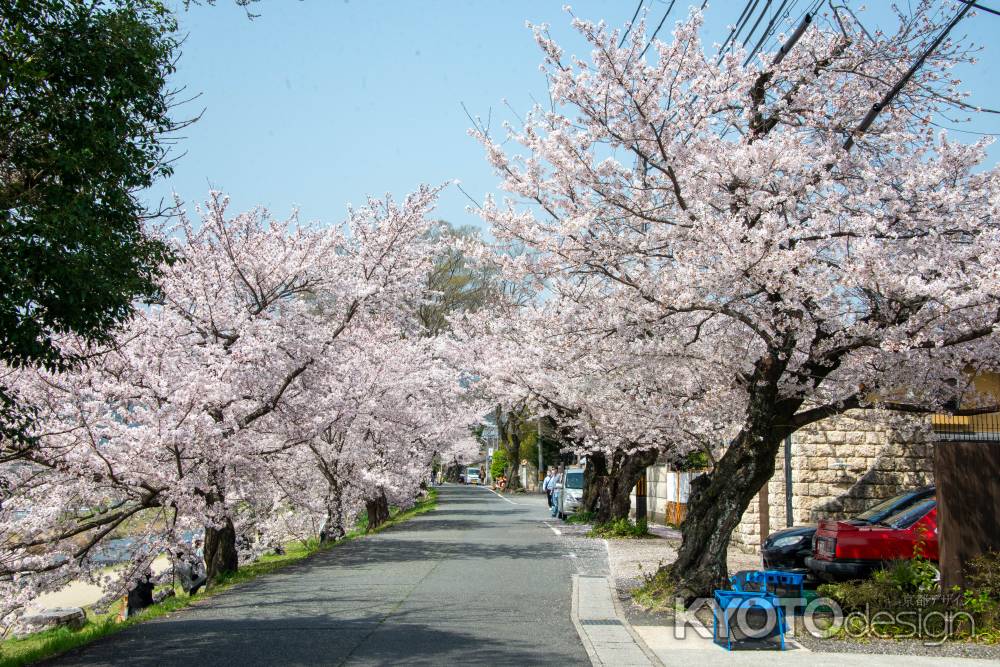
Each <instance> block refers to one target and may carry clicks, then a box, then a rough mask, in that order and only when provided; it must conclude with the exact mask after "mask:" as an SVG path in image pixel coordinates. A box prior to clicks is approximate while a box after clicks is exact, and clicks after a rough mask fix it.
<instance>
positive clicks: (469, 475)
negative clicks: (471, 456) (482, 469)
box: [465, 468, 480, 484]
mask: <svg viewBox="0 0 1000 667" xmlns="http://www.w3.org/2000/svg"><path fill="white" fill-rule="evenodd" d="M465 483H466V484H479V483H480V479H479V468H469V469H468V470H466V471H465Z"/></svg>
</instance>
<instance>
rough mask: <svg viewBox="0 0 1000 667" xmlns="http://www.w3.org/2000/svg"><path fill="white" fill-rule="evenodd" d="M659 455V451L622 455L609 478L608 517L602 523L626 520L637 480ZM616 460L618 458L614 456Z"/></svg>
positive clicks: (652, 450)
mask: <svg viewBox="0 0 1000 667" xmlns="http://www.w3.org/2000/svg"><path fill="white" fill-rule="evenodd" d="M659 455H660V450H659V449H650V450H646V451H642V452H637V453H635V454H627V455H626V454H622V455H621V456H620V461H619V463H618V466H617V468H618V470H617V471H615V474H614V475H613V476H612V477H611V479H610V482H611V485H610V488H609V489H608V491H609V493H608V495H609V497H610V500H611V502H610V507H609V508H608V516H607V518H606V519H604V521H615V520H617V519H627V518H628V516H629V512H630V511H631V509H632V499H631V498H630V495H631V493H632V489H634V488H635V485H636V483H637V482H638V481H639V478H640V477H642V475H643V474H644V473H645V472H646V468H648V467H649V466H651V465H653V464H654V463H656V459H657V458H658V457H659ZM616 458H619V457H618V456H616Z"/></svg>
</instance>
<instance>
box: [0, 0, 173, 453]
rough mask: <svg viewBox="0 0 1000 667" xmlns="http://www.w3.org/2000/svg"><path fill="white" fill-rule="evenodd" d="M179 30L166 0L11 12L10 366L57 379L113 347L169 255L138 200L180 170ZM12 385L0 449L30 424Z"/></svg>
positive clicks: (2, 314) (2, 35) (18, 2)
mask: <svg viewBox="0 0 1000 667" xmlns="http://www.w3.org/2000/svg"><path fill="white" fill-rule="evenodd" d="M175 29H176V23H175V21H174V19H173V17H172V16H171V14H170V13H169V12H168V11H167V10H166V8H165V7H164V6H163V5H162V4H161V3H159V2H156V1H154V0H127V1H123V2H118V3H110V2H105V1H103V0H86V1H85V0H9V1H8V2H4V3H2V4H0V86H2V89H3V91H4V92H3V95H2V96H0V126H2V127H3V128H4V132H3V134H2V135H0V360H2V361H4V362H6V363H7V364H9V365H10V366H12V367H19V366H26V365H28V366H44V367H45V368H47V369H49V370H58V369H61V368H64V367H65V366H66V365H68V364H70V363H72V361H73V358H72V355H69V354H67V353H66V352H65V351H64V350H63V349H61V348H60V345H59V342H58V340H59V337H60V336H62V335H64V334H67V333H75V334H78V335H79V336H81V337H82V338H83V339H85V340H88V341H91V342H103V341H107V340H109V337H110V332H111V331H112V330H113V329H114V328H115V327H116V326H117V325H120V324H121V323H123V322H125V321H126V320H128V319H129V318H130V317H131V315H132V313H133V303H134V300H135V299H136V298H137V297H142V296H146V295H150V294H152V293H154V292H155V279H156V277H157V271H158V269H157V267H158V266H159V265H160V264H161V263H162V262H163V261H164V259H166V258H167V251H166V246H165V245H164V244H163V243H161V242H160V241H158V240H155V239H153V238H150V237H149V236H148V235H147V234H146V233H145V231H144V229H143V220H144V219H146V218H148V217H150V216H151V215H155V212H154V213H151V212H150V211H149V210H147V208H146V207H144V205H143V204H142V203H141V202H140V201H139V199H138V198H137V196H136V193H137V191H139V190H141V189H143V188H147V187H149V186H150V185H151V184H152V183H153V182H154V181H155V180H156V179H157V178H159V177H161V176H164V175H167V174H169V173H170V172H171V167H170V163H169V162H168V161H167V159H166V156H167V151H168V148H169V142H167V141H165V140H164V139H165V137H167V136H169V134H170V133H171V132H172V131H174V130H176V129H178V128H179V127H180V125H181V124H179V123H178V122H177V121H174V120H172V119H171V117H170V109H171V104H172V96H171V94H170V92H169V91H168V89H167V88H166V80H167V76H168V75H169V74H170V73H172V72H173V71H174V61H175V57H176V54H177V49H178V44H179V42H178V40H177V37H176V36H175ZM27 412H28V410H27V409H26V408H25V407H23V406H22V407H19V406H18V404H17V397H16V395H14V394H13V393H12V392H11V390H10V389H9V388H8V387H5V383H4V381H3V379H2V377H0V438H17V437H19V436H20V435H21V434H22V433H23V428H24V425H25V423H26V422H27V419H28V417H29V416H30V415H28V414H27Z"/></svg>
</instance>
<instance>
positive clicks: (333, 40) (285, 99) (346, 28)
mask: <svg viewBox="0 0 1000 667" xmlns="http://www.w3.org/2000/svg"><path fill="white" fill-rule="evenodd" d="M902 1H903V2H904V3H905V2H906V0H902ZM982 1H983V3H984V4H986V5H987V6H992V7H997V8H1000V0H982ZM563 4H564V3H563V2H561V1H559V0H556V1H549V0H532V1H528V0H520V1H517V0H508V1H498V0H497V1H491V0H479V1H471V0H433V1H417V0H406V1H404V0H395V1H390V0H370V1H363V0H350V1H346V0H301V1H297V0H262V1H261V2H259V3H258V4H256V5H255V7H254V12H255V13H257V14H259V16H258V17H257V18H255V19H254V20H252V21H251V20H248V19H247V17H246V14H245V12H244V11H243V10H242V9H240V8H238V7H236V6H235V5H234V3H232V2H231V0H218V4H217V5H216V6H214V7H213V6H207V5H205V6H192V7H191V8H190V10H188V11H186V12H180V21H181V29H182V32H184V33H186V34H187V41H186V42H185V44H184V46H183V54H182V56H181V58H180V62H179V65H178V71H177V73H176V75H175V76H174V77H173V85H174V86H176V87H180V86H183V87H185V89H186V94H188V95H194V94H199V95H200V96H199V97H198V99H196V100H195V101H193V102H191V103H189V104H188V105H187V106H186V107H185V108H184V109H183V110H182V111H187V112H188V113H189V114H195V113H197V112H199V111H201V110H202V109H204V115H203V117H202V118H201V120H199V121H198V122H197V123H195V124H194V125H193V126H192V127H190V128H188V129H187V130H185V132H184V138H183V139H182V141H181V142H180V144H179V146H178V149H177V153H178V154H180V153H185V154H184V155H183V156H182V157H180V158H179V160H178V161H177V162H176V164H175V171H176V173H175V174H174V176H173V177H172V178H171V179H169V180H167V181H163V182H161V183H159V184H158V185H156V186H155V187H154V188H153V189H152V190H150V191H149V192H148V193H147V194H148V198H149V199H150V200H151V201H156V200H159V199H160V198H164V199H167V200H169V199H170V198H171V196H172V195H171V193H172V192H176V193H177V194H178V195H179V196H180V197H181V198H182V200H184V201H185V202H186V204H187V208H188V209H189V210H190V209H191V208H193V205H194V204H195V203H197V202H199V201H201V200H203V199H204V198H205V196H206V194H207V192H208V190H209V188H210V187H211V188H216V189H221V190H223V191H225V192H227V193H229V194H230V195H231V196H232V200H233V206H234V207H236V208H237V209H239V210H243V209H248V208H250V207H252V206H254V205H256V204H263V205H265V206H267V207H268V208H270V209H271V211H272V213H273V214H274V215H276V216H281V217H283V216H285V215H287V214H288V212H289V211H290V210H291V208H292V207H293V206H297V207H298V208H299V209H300V212H301V216H302V217H303V219H306V220H316V221H320V222H323V223H329V222H333V221H336V220H340V219H342V218H343V216H344V212H345V208H346V205H347V203H349V202H353V203H355V204H360V203H363V202H364V199H365V196H366V195H368V194H372V195H375V196H382V195H383V194H384V193H386V192H391V193H393V194H394V195H396V196H399V197H401V196H402V195H404V194H405V193H406V192H409V191H411V190H413V189H415V188H416V186H417V185H418V184H419V183H421V182H427V183H432V184H437V183H443V182H445V181H448V180H451V179H460V180H461V181H462V184H463V187H464V188H465V190H466V191H468V192H469V193H470V194H471V195H472V196H473V197H474V198H476V199H477V200H481V199H482V198H483V196H484V195H485V194H486V193H487V192H493V191H495V186H496V183H497V182H498V179H497V178H496V177H495V176H494V175H493V173H492V170H491V169H490V167H489V166H488V165H487V164H486V162H485V160H484V158H483V154H482V150H481V149H480V147H479V145H478V144H477V143H476V142H475V141H474V140H472V139H471V138H470V137H468V136H467V134H466V130H467V128H468V126H469V121H468V119H467V118H466V116H465V112H464V111H463V110H462V107H461V103H462V102H464V103H465V105H466V106H467V107H468V108H469V110H470V111H471V112H472V113H473V114H478V115H481V116H483V117H484V118H485V117H486V116H487V115H488V114H489V113H490V111H491V110H492V116H493V126H494V128H498V127H499V121H500V120H503V119H511V118H512V113H511V111H510V110H509V109H507V108H506V107H505V105H504V100H505V99H506V100H507V101H508V102H509V104H510V105H511V107H513V108H514V109H515V110H517V111H518V112H519V113H521V112H523V111H524V110H526V109H527V108H529V107H530V106H531V104H532V98H533V97H534V99H538V100H544V99H546V93H545V85H544V84H545V82H544V79H543V77H542V75H541V74H540V72H539V71H538V65H539V63H540V62H541V56H540V53H539V51H538V48H537V47H536V46H535V44H534V42H533V40H532V37H531V32H530V31H529V30H528V29H527V28H525V21H526V20H530V21H531V22H533V23H541V22H547V23H549V24H550V25H551V29H552V32H553V34H554V35H555V36H556V37H557V38H558V39H560V40H561V42H562V43H563V44H564V45H565V46H566V50H567V51H569V52H572V53H576V54H579V55H586V54H587V52H588V50H587V48H586V46H585V45H584V44H582V43H581V41H580V39H579V38H578V37H576V36H575V34H574V33H573V31H572V29H571V28H570V27H569V20H570V18H569V16H568V15H567V14H566V13H565V12H564V11H563V10H562V5H563ZM667 4H668V3H666V2H663V1H662V0H647V1H646V3H645V5H646V6H648V7H650V12H651V17H653V20H654V21H657V22H658V21H659V18H660V17H661V16H662V14H663V11H664V10H665V8H666V5H667ZM743 4H744V3H743V2H741V1H737V0H728V1H724V0H716V1H715V2H713V3H711V4H710V6H709V8H708V9H707V10H706V33H705V41H706V42H707V43H711V42H718V41H722V39H723V38H724V36H725V34H726V32H727V25H728V24H730V23H733V22H735V21H736V19H737V16H738V14H739V12H740V11H741V9H742V7H743ZM777 4H778V3H775V5H777ZM800 4H801V5H802V6H804V5H805V4H806V3H805V2H802V3H800ZM848 4H850V5H851V6H853V7H858V6H860V5H861V3H860V2H856V1H853V0H852V1H849V2H848ZM868 4H869V5H872V6H873V7H874V9H872V10H870V11H868V12H867V14H866V15H864V16H867V17H868V18H867V19H866V22H868V23H870V24H872V25H878V24H879V22H884V21H885V20H886V17H887V16H888V12H887V6H888V3H887V2H883V1H882V0H870V2H869V3H868ZM941 4H942V5H944V0H942V2H941ZM572 5H573V12H574V13H575V14H576V15H578V16H581V17H586V18H593V19H605V20H606V21H608V22H609V23H612V24H623V23H625V22H626V21H628V20H629V19H630V18H631V16H632V13H633V12H634V10H635V6H636V2H635V1H634V0H618V1H617V2H611V1H603V2H602V1H599V0H591V1H587V2H574V3H572ZM686 5H687V2H685V0H678V1H677V6H675V7H674V10H673V12H672V14H671V17H670V18H669V19H668V24H667V25H666V26H664V31H663V33H661V36H662V35H668V34H669V27H670V26H671V25H672V24H673V22H674V21H676V20H677V19H679V18H682V17H683V16H685V15H686ZM955 34H967V35H968V36H969V37H970V38H971V39H973V41H975V42H977V43H979V44H981V45H984V47H985V48H984V51H983V52H982V54H981V60H980V62H979V63H978V64H977V65H976V66H975V67H972V68H967V69H965V70H963V71H962V72H960V74H961V75H962V77H963V78H964V79H965V81H966V83H967V86H968V89H969V90H971V91H972V92H973V96H972V99H971V101H972V102H974V103H976V104H979V105H982V106H987V107H993V108H1000V86H998V83H1000V79H998V75H997V70H998V65H1000V44H998V43H997V40H996V39H994V40H993V42H994V43H993V44H990V43H989V41H990V36H991V35H996V34H1000V16H992V15H989V14H985V13H979V14H978V15H977V16H974V17H972V18H968V19H966V20H965V21H964V22H963V23H962V24H960V25H959V27H958V28H956V31H955ZM181 115H183V114H181ZM962 127H963V128H964V129H969V130H976V131H979V132H994V133H1000V116H998V115H985V114H984V115H981V116H979V117H978V118H977V119H975V120H974V121H973V123H971V124H968V125H963V126H962ZM954 136H956V137H957V138H959V139H961V140H972V139H975V138H976V137H975V136H973V135H966V134H961V135H954ZM990 157H991V163H992V164H996V162H997V160H998V159H1000V147H997V146H994V147H993V148H992V149H991V150H990ZM468 206H469V201H468V199H466V197H465V196H464V195H463V194H462V193H461V192H460V191H459V190H458V189H457V188H455V187H449V188H448V189H447V190H446V191H445V192H444V193H443V194H442V196H441V201H440V205H439V207H438V212H437V215H438V216H439V217H441V218H443V219H446V220H449V221H450V222H452V223H454V224H479V220H478V218H477V217H476V216H475V215H474V214H472V213H469V212H467V210H466V209H467V207H468Z"/></svg>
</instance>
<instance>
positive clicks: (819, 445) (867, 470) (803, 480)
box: [733, 410, 933, 551]
mask: <svg viewBox="0 0 1000 667" xmlns="http://www.w3.org/2000/svg"><path fill="white" fill-rule="evenodd" d="M923 425H924V420H923V419H922V418H918V417H906V418H903V417H893V418H891V419H890V420H889V421H886V420H885V418H884V417H880V416H879V415H878V414H875V413H869V412H865V411H861V410H854V411H851V412H848V413H845V414H844V415H840V416H837V417H833V418H830V419H826V420H824V421H822V422H818V423H816V424H813V425H811V426H809V427H807V428H804V429H801V430H800V431H798V432H797V433H795V435H793V436H792V465H791V468H792V523H793V524H794V525H802V524H810V523H816V521H818V520H819V519H821V518H830V517H847V516H851V515H854V514H857V513H858V512H861V511H863V510H864V509H866V508H868V507H870V506H872V505H874V504H875V503H877V502H879V501H880V500H884V499H886V498H890V497H892V496H894V495H895V494H897V493H899V492H900V491H902V490H904V489H906V488H910V487H913V486H919V485H923V484H931V483H932V482H933V451H932V449H931V445H930V444H929V443H928V442H927V438H926V436H925V431H924V429H923ZM784 456H785V452H784V446H782V448H781V450H780V451H779V452H778V457H777V460H776V461H775V471H774V477H773V478H772V479H771V481H770V482H769V484H768V499H769V502H768V506H769V508H770V511H769V514H770V522H769V524H768V525H769V528H770V530H769V532H770V531H774V530H778V529H780V528H784V527H785V526H786V525H787V524H786V522H785V475H784V465H785V459H784ZM759 526H760V523H759V517H758V501H757V499H754V500H753V501H752V502H751V503H750V507H749V508H747V511H746V513H745V514H744V515H743V520H742V521H741V522H740V525H739V526H738V527H737V528H736V530H735V531H733V543H734V544H736V545H738V546H739V547H741V548H742V549H744V550H746V551H756V550H758V549H759V548H760V528H759Z"/></svg>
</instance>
